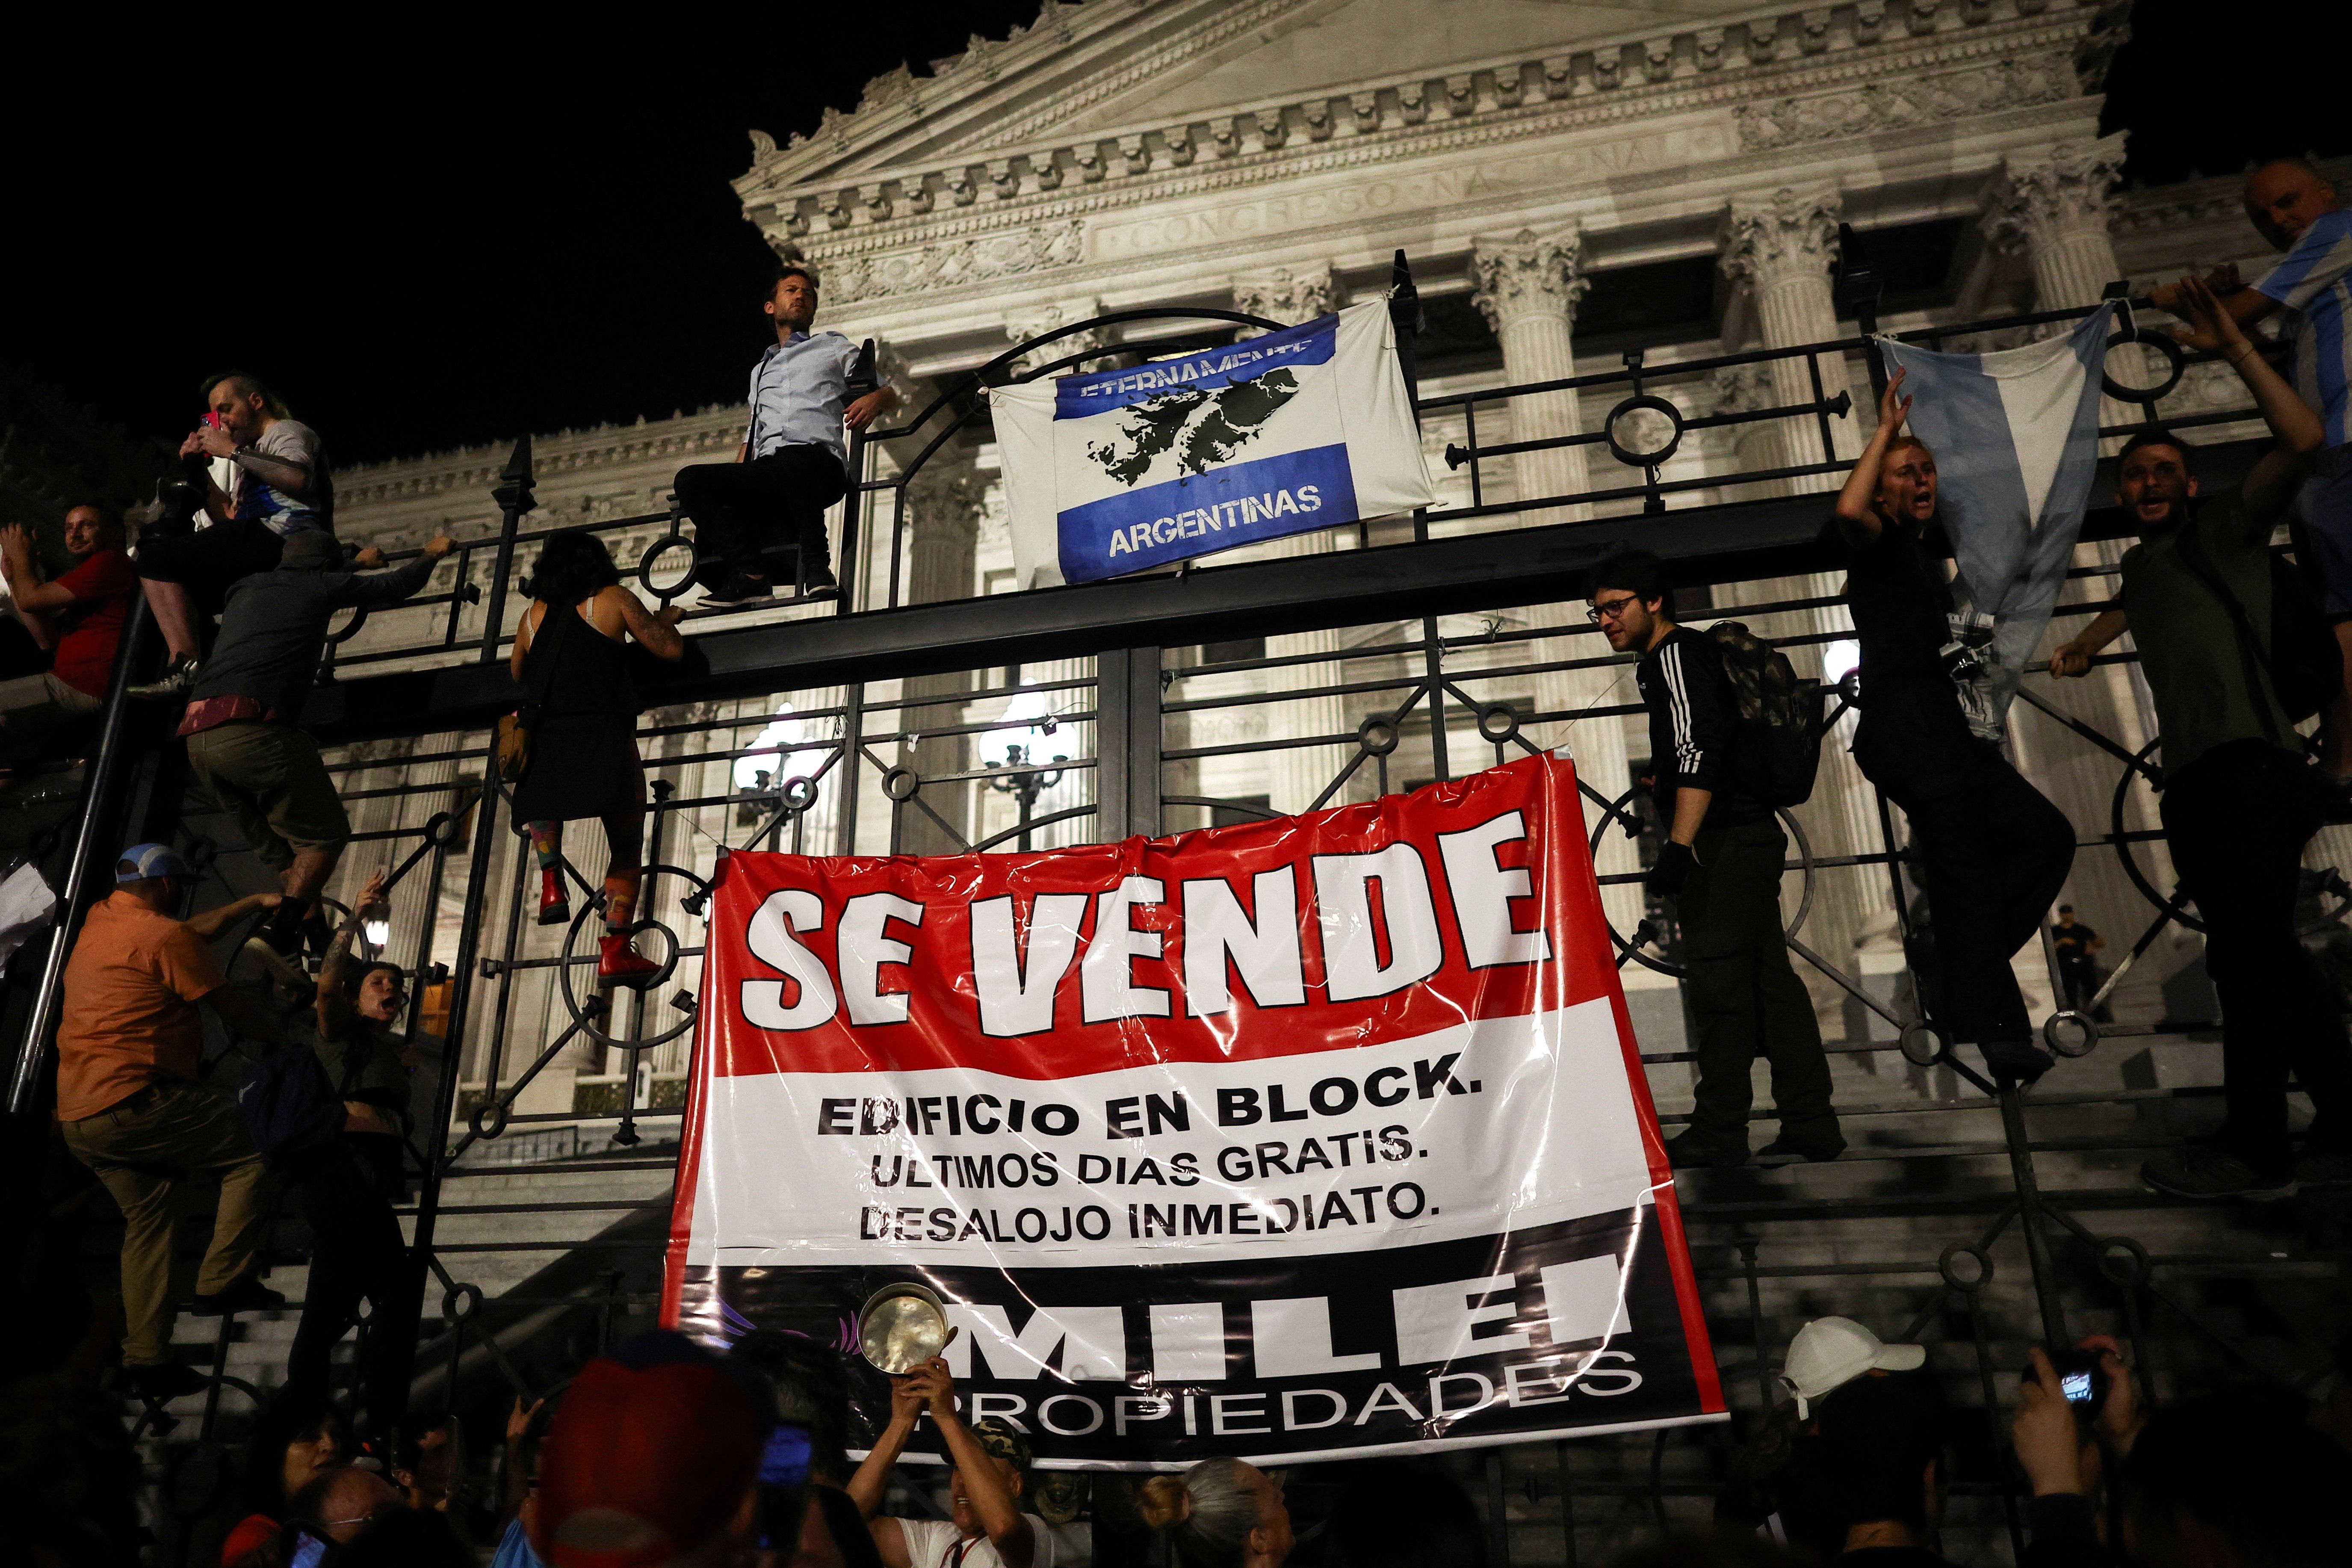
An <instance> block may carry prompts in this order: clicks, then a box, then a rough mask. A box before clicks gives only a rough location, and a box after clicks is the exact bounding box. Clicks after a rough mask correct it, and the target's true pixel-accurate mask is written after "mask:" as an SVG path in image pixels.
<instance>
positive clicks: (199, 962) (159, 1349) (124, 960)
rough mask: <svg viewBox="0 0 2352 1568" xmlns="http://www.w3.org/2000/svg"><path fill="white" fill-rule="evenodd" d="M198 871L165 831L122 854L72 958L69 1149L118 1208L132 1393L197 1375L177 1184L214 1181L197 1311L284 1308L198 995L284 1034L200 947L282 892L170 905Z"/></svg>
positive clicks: (234, 1021)
mask: <svg viewBox="0 0 2352 1568" xmlns="http://www.w3.org/2000/svg"><path fill="white" fill-rule="evenodd" d="M194 879H195V872H194V870H193V869H191V868H189V866H188V863H187V862H186V861H185V860H184V859H182V858H180V857H179V856H178V855H176V854H174V853H173V851H172V850H171V849H169V848H167V847H164V846H163V845H161V844H134V845H132V846H131V847H130V848H128V849H126V850H124V851H123V852H122V858H121V860H120V861H118V862H117V863H116V866H115V876H114V880H115V889H114V895H113V897H111V898H110V899H108V900H105V901H104V902H102V903H100V904H98V905H96V906H95V907H93V908H92V909H91V910H90V911H89V917H88V919H87V920H86V921H84V922H83V925H82V928H81V931H80V933H79V935H78V936H77V938H76V939H75V942H74V947H73V956H72V957H70V958H68V960H67V961H66V973H65V1008H64V1011H63V1013H62V1014H61V1015H60V1016H59V1017H58V1121H59V1122H60V1123H62V1124H63V1125H62V1129H61V1131H63V1133H64V1135H65V1142H66V1147H67V1149H68V1150H69V1151H71V1152H72V1153H73V1156H74V1158H75V1159H77V1160H79V1161H80V1162H81V1163H83V1164H85V1165H87V1166H89V1168H90V1170H92V1171H93V1172H95V1173H97V1175H98V1179H99V1180H100V1182H102V1183H104V1184H105V1185H106V1190H107V1191H108V1192H109V1193H110V1194H113V1196H114V1201H115V1202H116V1203H117V1204H118V1205H121V1209H122V1218H123V1226H124V1228H123V1237H122V1315H123V1320H124V1325H125V1330H126V1331H125V1333H124V1336H123V1344H122V1362H123V1368H124V1371H125V1372H126V1373H129V1382H130V1384H131V1389H132V1390H133V1392H135V1393H137V1394H142V1395H144V1396H147V1397H149V1398H156V1399H168V1398H172V1397H174V1396H175V1395H178V1394H189V1393H194V1391H196V1390H198V1389H201V1388H202V1387H204V1385H205V1384H204V1379H203V1378H201V1377H199V1376H197V1375H196V1374H195V1373H194V1372H192V1371H191V1370H190V1369H188V1368H186V1367H184V1366H179V1365H176V1364H174V1363H172V1362H171V1361H170V1359H169V1354H170V1346H171V1338H172V1297H171V1285H172V1230H173V1216H174V1215H175V1214H176V1212H177V1209H176V1205H175V1202H174V1200H175V1198H176V1196H177V1194H178V1191H179V1188H180V1185H181V1184H182V1183H183V1182H184V1180H185V1179H186V1178H187V1177H188V1176H189V1175H190V1174H191V1173H194V1172H197V1171H208V1172H211V1173H214V1174H215V1175H216V1176H217V1177H218V1178H219V1180H220V1208H219V1211H218V1213H217V1215H215V1219H214V1221H213V1239H212V1246H211V1247H209V1248H207V1249H206V1250H205V1261H204V1267H203V1268H201V1269H200V1270H199V1271H198V1273H197V1275H196V1310H197V1311H198V1312H211V1313H220V1312H230V1311H247V1310H266V1309H268V1308H271V1307H280V1306H283V1305H285V1298H284V1297H282V1296H279V1295H278V1293H277V1292H275V1291H273V1290H270V1289H267V1288H265V1287H264V1286H263V1285H262V1283H261V1280H260V1276H259V1273H258V1267H257V1266H258V1262H259V1255H260V1247H261V1239H262V1229H263V1227H264V1226H266V1225H267V1224H268V1218H269V1193H268V1186H267V1185H266V1181H265V1177H264V1175H263V1173H262V1168H261V1156H260V1155H259V1154H257V1153H256V1152H254V1147H253V1143H252V1141H251V1140H250V1139H249V1138H248V1137H247V1135H246V1131H245V1123H244V1122H243V1121H241V1120H239V1118H238V1116H237V1113H236V1107H234V1106H233V1105H231V1104H230V1103H229V1101H228V1100H226V1098H225V1097H223V1096H221V1095H217V1094H215V1093H214V1092H213V1091H212V1090H211V1089H207V1088H205V1086H204V1084H203V1083H202V1082H201V1081H200V1078H199V1075H200V1073H201V1072H202V1063H201V1055H202V1051H203V1047H204V1031H203V1026H202V1025H201V1024H200V1023H199V1022H198V1019H197V1013H196V1008H197V1005H198V1004H202V1005H204V1006H205V1007H206V1008H208V1009H210V1010H211V1011H212V1012H213V1013H214V1014H215V1015H216V1016H218V1017H219V1018H220V1020H221V1022H222V1023H224V1024H226V1026H228V1027H229V1029H230V1030H231V1032H233V1033H235V1034H238V1035H243V1036H245V1037H247V1038H249V1039H257V1040H260V1041H262V1042H263V1043H264V1044H265V1045H268V1046H273V1047H274V1046H282V1045H284V1044H285V1041H286V1035H285V1030H284V1029H283V1028H281V1027H280V1026H279V1025H278V1020H277V1019H276V1018H275V1017H273V1016H270V1015H269V1014H268V1013H267V1012H265V1011H264V1010H263V1009H262V1007H261V1005H259V1004H258V1003H257V1002H255V1001H254V1000H253V999H252V998H250V997H248V996H247V995H246V994H245V993H243V992H242V991H239V990H237V989H236V987H235V986H233V985H231V984H228V981H227V977H226V976H225V975H224V974H223V973H221V968H220V964H219V963H218V961H216V960H215V958H214V957H213V953H212V950H211V949H210V948H209V947H207V946H205V943H206V942H209V941H210V940H211V939H212V938H214V937H215V936H217V935H218V934H219V933H220V932H221V931H223V930H224V929H226V927H228V926H230V925H232V924H234V923H236V921H241V920H244V919H245V918H246V917H247V916H248V915H251V914H253V913H255V912H256V911H257V910H264V909H274V908H276V907H277V904H278V894H276V893H261V894H256V895H254V896H252V897H250V898H245V899H239V900H236V902H235V903H232V904H227V905H225V906H223V907H222V908H220V909H217V910H206V911H205V913H203V914H201V915H198V916H196V917H195V918H194V919H193V920H188V921H180V920H175V919H173V913H172V911H173V910H176V909H177V908H178V907H179V904H180V899H181V895H182V894H183V893H184V891H185V890H186V889H187V888H188V887H189V886H190V884H192V883H193V882H194Z"/></svg>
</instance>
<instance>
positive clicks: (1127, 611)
mask: <svg viewBox="0 0 2352 1568" xmlns="http://www.w3.org/2000/svg"><path fill="white" fill-rule="evenodd" d="M2254 452H2255V448H2254V447H2252V445H2251V444H2244V443H2241V444H2235V445H2232V446H2228V447H2221V446H2216V447H2206V448H2203V449H2201V450H2200V453H2199V458H2198V467H2199V473H2200V478H2202V479H2205V481H2206V484H2207V488H2209V489H2210V488H2212V487H2213V486H2215V485H2217V484H2224V483H2228V482H2230V481H2231V479H2233V478H2234V477H2235V476H2236V475H2238V474H2240V473H2242V471H2243V469H2244V468H2245V467H2246V466H2247V465H2248V464H2250V463H2251V461H2252V457H2253V455H2254ZM2103 488H2104V487H2103ZM1832 500H1833V498H1832V496H1831V495H1828V494H1811V495H1801V496H1783V497H1776V498H1773V499H1771V500H1755V501H1735V502H1729V503H1726V504H1723V505H1718V506H1711V507H1695V508H1691V509H1689V510H1676V511H1671V512H1666V513H1664V514H1651V515H1635V516H1628V517H1612V518H1601V519H1596V520H1593V521H1584V522H1558V523H1550V524H1546V525H1543V526H1540V527H1535V528H1521V529H1511V530H1504V531H1486V530H1481V531H1477V532H1475V533H1465V534H1460V535H1456V536H1454V537H1450V538H1437V539H1430V540H1426V541H1423V542H1411V543H1402V544H1389V545H1381V546H1379V547H1377V548H1374V549H1370V550H1341V551H1334V552H1330V553H1328V554H1318V555H1297V556H1285V557H1283V558H1281V559H1278V560H1273V561H1251V562H1243V563H1234V564H1230V565H1222V566H1215V565H1213V566H1203V567H1196V568H1194V569H1193V570H1192V571H1191V572H1188V573H1182V574H1179V573H1174V572H1162V573H1154V574H1150V575H1145V576H1136V577H1122V578H1119V579H1118V580H1116V581H1113V582H1108V583H1087V584H1076V585H1073V586H1068V587H1061V588H1046V589H1041V590H1038V591H1036V592H1034V593H1026V594H1000V595H991V596H988V597H984V598H972V599H957V600H951V601H949V602H947V603H944V604H938V605H908V606H906V607H903V608H899V609H895V610H877V611H871V612H868V613H866V614H863V615H849V616H831V617H826V618H823V619H817V620H800V621H779V622H774V623H772V624H770V625H767V626H750V627H745V628H742V629H740V630H733V631H723V632H710V633H706V634H704V635H702V636H699V637H694V638H692V639H691V640H690V642H689V643H688V651H687V657H686V658H683V659H681V660H679V661H678V662H677V663H676V664H660V663H657V662H656V661H655V660H652V659H650V658H648V659H644V660H642V661H641V662H640V663H639V665H638V667H637V676H638V684H639V688H640V690H641V692H642V695H643V697H644V699H645V701H646V706H647V707H658V706H663V705H666V704H670V703H679V702H693V701H704V700H711V699H714V698H724V697H744V696H755V695H761V694H764V693H767V692H771V691H785V690H793V689H803V688H808V687H817V686H835V685H841V684H845V683H846V682H850V681H858V680H887V679H902V678H906V677H910V676H919V675H932V674H940V673H943V672H948V671H954V670H966V669H976V668H985V667H988V666H991V665H1008V664H1036V663H1042V662H1044V661H1045V660H1048V659H1056V658H1077V657H1081V656H1085V655H1089V654H1098V653H1101V652H1103V651H1104V650H1106V649H1108V648H1121V647H1186V646H1189V645H1192V644H1195V643H1203V642H1222V641H1226V640H1230V639H1234V638H1237V637H1256V636H1262V635H1265V634H1266V633H1269V632H1302V631H1318V630H1322V629H1324V628H1327V627H1335V626H1365V625H1370V624H1375V623H1378V622H1381V621H1391V620H1405V619H1418V618H1420V617H1422V616H1441V615H1451V614H1455V613H1461V612H1467V611H1475V610H1489V609H1507V608H1514V607H1517V606H1520V605H1544V604H1554V603H1558V602H1559V601H1560V600H1563V599H1572V598H1581V597H1583V596H1584V595H1585V594H1586V592H1587V591H1588V590H1589V588H1590V586H1591V584H1590V582H1589V578H1590V574H1591V571H1592V568H1593V567H1594V566H1596V565H1598V564H1599V563H1601V561H1603V560H1605V559H1607V558H1608V557H1609V556H1610V555H1612V554H1613V553H1615V552H1618V551H1620V550H1625V549H1631V548H1634V547H1636V546H1638V547H1640V548H1643V549H1646V550H1653V551H1655V552H1657V553H1658V554H1659V555H1661V556H1663V557H1664V558H1665V560H1666V562H1667V563H1668V564H1669V566H1670V567H1671V569H1672V570H1673V571H1674V572H1675V575H1676V576H1677V577H1678V578H1679V579H1680V580H1681V581H1683V582H1685V583H1686V584H1720V583H1736V582H1745V581H1748V580H1752V579H1755V578H1759V577H1786V576H1793V575H1796V574H1801V573H1807V572H1823V571H1834V570H1836V569H1838V567H1839V566H1840V565H1841V564H1842V561H1841V558H1840V552H1838V551H1836V550H1835V549H1834V548H1832V547H1831V546H1829V545H1828V544H1826V543H1824V542H1823V540H1822V529H1823V525H1824V524H1825V523H1826V522H1827V521H1828V519H1829V515H1830V508H1831V506H1832ZM1432 521H1436V522H1439V523H1442V522H1443V521H1444V514H1442V513H1440V514H1438V515H1437V516H1436V517H1435V518H1433V520H1432ZM2127 531H2128V529H2127V527H2126V524H2125V520H2124V519H2123V518H2122V516H2121V515H2120V514H2119V513H2116V512H2112V511H2109V512H2094V513H2093V514H2092V515H2091V517H2090V518H2089V519H2087V520H2086V521H2085V524H2084V534H2083V536H2084V538H2085V539H2102V538H2114V537H2116V536H2118V535H2120V534H2123V533H2125V532H2127ZM521 696H522V691H521V688H520V687H519V686H518V685H517V684H516V683H515V682H514V680H513V679H511V678H510V677H509V676H508V674H507V671H506V666H505V664H504V662H503V661H501V662H499V663H498V664H494V665H483V664H467V665H461V666H453V667H450V668H443V669H433V670H416V671H410V672H406V673H401V674H392V675H377V676H369V677H365V678H362V679H352V680H342V681H338V682H336V683H335V684H333V685H331V686H327V687H322V688H320V689H319V690H317V691H315V692H313V693H312V694H311V699H310V703H309V704H308V705H307V706H306V707H305V708H304V710H303V717H302V723H303V728H305V729H307V730H309V731H311V732H312V733H314V734H316V735H317V736H318V737H319V738H320V739H321V740H324V741H329V742H340V741H356V740H366V739H373V738H375V737H379V736H386V735H413V734H418V733H424V732H428V731H446V730H457V729H478V728H483V727H486V726H488V724H490V723H491V722H492V721H495V720H496V718H497V717H498V715H499V714H500V713H504V712H508V711H510V710H512V709H513V708H514V707H515V705H516V704H517V702H519V701H520V699H521Z"/></svg>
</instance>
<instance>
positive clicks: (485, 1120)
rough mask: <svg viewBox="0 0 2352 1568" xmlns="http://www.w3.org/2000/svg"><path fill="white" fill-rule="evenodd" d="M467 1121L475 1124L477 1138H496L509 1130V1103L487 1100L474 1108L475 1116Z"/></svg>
mask: <svg viewBox="0 0 2352 1568" xmlns="http://www.w3.org/2000/svg"><path fill="white" fill-rule="evenodd" d="M467 1120H468V1121H470V1122H471V1123H472V1124H473V1128H474V1136H475V1137H477V1138H496V1137H498V1136H499V1135H500V1134H501V1133H503V1132H505V1131H506V1130H507V1102H506V1101H505V1100H484V1101H482V1103H481V1104H479V1105H478V1106H476V1107H474V1114H473V1115H472V1116H471V1117H469V1118H467Z"/></svg>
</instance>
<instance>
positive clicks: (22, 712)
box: [0, 502, 139, 731]
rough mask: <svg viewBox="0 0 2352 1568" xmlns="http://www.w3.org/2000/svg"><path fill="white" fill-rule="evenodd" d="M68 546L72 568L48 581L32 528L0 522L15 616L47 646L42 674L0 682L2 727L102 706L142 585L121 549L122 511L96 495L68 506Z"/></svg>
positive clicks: (0, 566)
mask: <svg viewBox="0 0 2352 1568" xmlns="http://www.w3.org/2000/svg"><path fill="white" fill-rule="evenodd" d="M66 553H67V554H68V555H70V556H72V557H73V561H74V565H73V570H72V571H70V572H68V573H67V574H65V575H64V576H62V577H59V578H58V579H57V580H56V581H55V582H48V581H45V580H44V579H43V577H42V575H41V568H40V563H39V562H38V561H37V560H36V559H35V557H34V554H33V535H32V531H31V530H30V529H27V528H26V527H24V526H23V525H22V524H20V523H10V524H9V525H8V526H7V527H5V528H0V573H5V574H6V576H7V579H8V595H9V598H10V601H11V603H13V604H14V605H15V606H16V618H17V619H19V620H21V621H23V622H24V623H25V627H26V630H27V631H29V632H31V633H32V634H33V640H34V641H35V642H37V643H38V644H39V645H40V646H41V647H44V648H47V649H49V650H51V658H50V662H49V668H48V670H47V673H45V674H41V675H28V676H24V677H21V678H19V679H15V680H10V681H5V682H0V730H5V731H23V730H31V729H35V728H37V727H38V726H40V725H43V724H47V723H53V722H55V721H58V720H61V719H73V718H79V717H81V716H82V715H85V714H89V713H95V712H97V711H98V710H99V709H100V708H101V707H103V706H105V703H106V688H107V683H108V681H110V679H113V675H114V656H115V654H116V652H117V651H118V650H119V649H120V648H121V646H122V631H123V627H124V626H126V625H128V624H129V621H130V618H131V595H133V594H135V593H137V592H138V590H139V574H138V573H137V572H135V571H134V570H132V568H131V557H130V556H129V555H127V554H125V553H124V552H123V548H122V517H121V513H119V512H117V511H115V510H113V509H112V508H111V507H104V506H100V505H98V504H97V503H95V502H85V503H84V504H82V505H80V506H78V507H76V508H74V509H73V510H71V511H69V512H68V513H66Z"/></svg>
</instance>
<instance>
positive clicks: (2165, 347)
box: [2099, 326, 2189, 403]
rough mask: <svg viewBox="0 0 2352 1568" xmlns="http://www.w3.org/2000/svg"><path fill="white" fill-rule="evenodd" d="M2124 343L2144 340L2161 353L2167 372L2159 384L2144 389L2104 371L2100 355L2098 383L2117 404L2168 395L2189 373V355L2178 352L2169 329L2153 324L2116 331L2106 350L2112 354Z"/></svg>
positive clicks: (2103, 362)
mask: <svg viewBox="0 0 2352 1568" xmlns="http://www.w3.org/2000/svg"><path fill="white" fill-rule="evenodd" d="M2126 343H2145V344H2147V346H2148V347H2149V348H2152V349H2154V350H2156V352H2157V353H2160V354H2162V355H2163V356H2164V363H2165V368H2166V370H2167V372H2168V374H2166V376H2165V378H2164V380H2163V381H2162V382H2161V383H2159V384H2157V385H2156V386H2154V387H2150V388H2148V389H2147V390H2145V391H2143V390H2142V389H2140V388H2139V387H2136V386H2125V385H2123V384H2121V383H2119V382H2117V381H2116V378H2115V377H2113V376H2111V375H2109V374H2107V370H2106V365H2105V359H2104V356H2102V361H2101V363H2100V366H2099V385H2100V387H2101V388H2102V389H2103V390H2104V391H2105V393H2106V395H2108V396H2109V397H2112V398H2114V399H2115V400H2116V402H2118V403H2154V402H2156V401H2157V400H2158V399H2159V398H2163V397H2168V396H2170V395H2172V389H2173V388H2174V387H2176V386H2179V384H2180V378H2181V377H2182V376H2183V375H2186V374H2188V373H2189V356H2188V355H2186V354H2184V353H2181V352H2180V345H2179V343H2178V342H2174V341H2173V337H2172V334H2171V333H2170V332H2159V331H2157V330H2156V329H2155V328H2153V327H2140V326H2135V327H2134V328H2133V329H2132V330H2131V331H2127V332H2125V331H2119V332H2117V333H2116V335H2115V336H2113V337H2111V338H2109V339H2108V340H2107V350H2108V352H2110V353H2112V352H2113V351H2115V350H2116V349H2119V348H2122V347H2123V346H2124V345H2125V344H2126Z"/></svg>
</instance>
